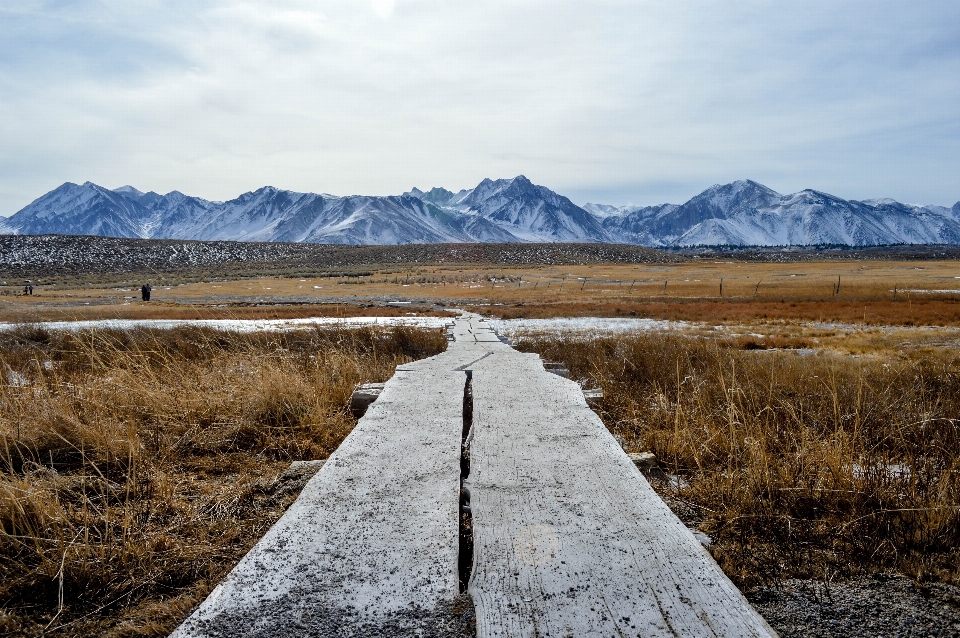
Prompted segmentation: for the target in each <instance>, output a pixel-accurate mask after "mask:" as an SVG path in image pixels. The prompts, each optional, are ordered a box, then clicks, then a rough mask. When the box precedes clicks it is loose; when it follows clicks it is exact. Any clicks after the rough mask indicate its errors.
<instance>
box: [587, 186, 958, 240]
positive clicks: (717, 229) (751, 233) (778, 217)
mask: <svg viewBox="0 0 960 638" xmlns="http://www.w3.org/2000/svg"><path fill="white" fill-rule="evenodd" d="M591 206H595V205H588V207H591ZM602 212H603V214H604V219H603V222H602V223H603V226H604V228H605V229H606V230H607V232H608V233H610V234H611V235H613V236H617V237H619V238H620V239H621V240H623V241H629V242H631V243H637V244H642V245H645V246H811V245H821V246H822V245H839V246H884V245H891V244H960V202H958V203H957V204H955V205H954V206H953V208H952V209H951V208H946V207H943V206H917V205H912V204H901V203H900V202H896V201H894V200H892V199H881V200H868V201H862V202H858V201H850V200H845V199H841V198H839V197H834V196H833V195H828V194H826V193H820V192H818V191H813V190H804V191H800V192H799V193H794V194H792V195H781V194H779V193H777V192H775V191H773V190H771V189H769V188H767V187H766V186H763V185H762V184H758V183H756V182H753V181H750V180H742V181H738V182H733V183H732V184H726V185H722V186H721V185H717V186H712V187H710V188H708V189H707V190H705V191H704V192H702V193H700V194H699V195H697V196H696V197H694V198H693V199H691V200H690V201H688V202H687V203H685V204H682V205H680V206H675V205H672V204H663V205H661V206H647V207H644V208H637V207H630V208H624V209H620V210H619V211H615V210H610V209H609V207H606V208H604V209H602Z"/></svg>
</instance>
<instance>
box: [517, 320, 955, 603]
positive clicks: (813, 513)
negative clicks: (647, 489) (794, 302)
mask: <svg viewBox="0 0 960 638" xmlns="http://www.w3.org/2000/svg"><path fill="white" fill-rule="evenodd" d="M751 344H753V342H751V341H745V340H741V339H729V340H712V341H710V340H704V339H702V338H698V337H695V336H689V335H683V334H672V335H664V334H658V335H646V336H634V337H618V338H615V339H614V338H602V337H600V338H596V339H587V340H577V341H570V340H565V339H562V338H530V339H521V340H520V341H519V342H518V344H517V345H518V347H519V348H520V349H521V350H526V351H536V352H539V353H541V355H542V356H543V357H544V358H546V359H549V360H552V361H561V362H564V363H565V364H566V365H567V367H568V368H569V369H570V372H571V375H572V377H573V378H577V379H581V380H584V381H585V383H586V384H588V385H593V386H595V387H601V388H602V389H603V392H604V399H603V401H602V404H601V406H600V408H599V410H598V412H599V413H600V415H601V417H602V418H603V420H604V422H605V424H606V425H607V427H608V428H609V429H610V430H611V431H612V432H613V433H614V434H615V435H617V436H620V437H621V438H622V439H623V440H624V442H625V446H626V447H627V449H628V450H630V451H636V452H640V451H652V452H654V453H655V455H656V457H657V459H658V460H659V462H660V464H661V465H662V468H663V469H664V470H665V471H666V472H668V473H670V474H672V475H674V476H677V477H679V479H674V480H673V481H672V482H671V481H667V482H657V481H654V482H653V484H654V485H655V487H657V489H658V490H659V491H660V492H661V493H662V494H664V495H665V497H666V498H667V500H668V502H672V503H673V504H675V505H676V504H678V503H679V505H680V507H679V510H680V511H681V512H683V511H686V512H687V516H688V518H693V519H695V520H696V521H697V522H698V523H699V527H700V529H701V530H703V531H704V532H706V533H707V534H709V535H710V537H711V538H712V539H713V545H712V546H711V553H712V554H713V555H714V557H715V558H716V559H717V561H718V562H719V563H720V566H721V567H722V568H723V569H724V571H725V572H726V573H727V574H728V575H729V576H730V577H731V578H733V580H734V581H735V582H736V583H737V584H738V585H740V586H743V587H750V586H753V585H757V584H760V583H763V584H774V583H776V582H777V581H779V580H780V579H783V578H792V577H813V578H820V579H825V580H832V579H834V578H837V577H846V576H853V575H857V574H862V573H873V572H876V571H894V572H899V573H903V574H907V575H909V576H911V577H913V578H915V579H917V580H918V581H924V580H943V581H946V582H957V581H958V577H960V351H958V350H956V349H954V350H937V351H932V352H916V353H913V354H912V355H910V356H906V357H903V356H899V357H888V356H882V357H870V358H863V357H851V356H848V355H844V354H840V353H837V352H833V351H824V352H820V353H819V354H816V353H805V352H797V351H795V350H790V349H787V350H783V349H778V350H761V349H756V347H755V346H754V347H751ZM675 509H677V508H675Z"/></svg>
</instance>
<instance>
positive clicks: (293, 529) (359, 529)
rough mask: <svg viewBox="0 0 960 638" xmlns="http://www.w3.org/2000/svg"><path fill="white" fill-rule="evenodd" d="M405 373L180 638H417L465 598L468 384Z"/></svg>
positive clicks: (422, 366) (433, 373) (440, 375)
mask: <svg viewBox="0 0 960 638" xmlns="http://www.w3.org/2000/svg"><path fill="white" fill-rule="evenodd" d="M468 350H469V349H468ZM472 358H475V356H474V355H473V353H471V352H469V351H465V352H463V353H462V357H461V356H460V355H458V353H457V352H447V353H444V354H441V355H438V356H437V357H433V358H431V359H425V360H423V361H418V362H414V363H411V364H406V365H403V366H400V367H399V368H398V370H397V373H396V374H395V375H394V377H393V378H392V379H391V380H390V381H388V382H387V384H386V386H385V387H384V389H383V392H382V393H381V395H380V397H379V398H378V399H377V401H375V402H374V403H372V404H371V406H370V408H369V409H368V411H367V413H366V416H364V418H363V419H361V420H360V422H359V423H358V425H357V427H356V428H355V429H354V431H353V432H352V433H351V434H350V435H349V436H348V437H347V438H346V440H345V441H344V442H343V444H342V445H341V446H340V447H339V448H338V449H337V451H336V452H335V453H334V454H333V455H331V457H330V459H329V460H328V461H327V462H326V463H325V464H324V466H323V468H322V469H321V470H320V471H319V472H318V473H317V474H316V476H315V477H314V478H313V479H311V481H310V482H309V483H308V484H307V486H306V487H305V488H304V490H303V492H302V493H301V495H300V497H299V498H298V499H297V500H296V501H295V502H294V504H293V505H292V506H291V507H290V509H289V510H288V511H287V512H286V514H284V516H283V517H282V518H281V519H280V520H279V521H278V522H277V524H276V525H275V526H274V527H273V528H271V529H270V531H269V532H267V534H266V536H264V538H263V539H262V540H261V541H260V542H259V543H257V545H256V546H255V547H254V548H253V549H252V550H251V551H250V553H248V554H247V556H245V557H244V558H243V560H241V561H240V563H239V564H238V565H237V566H236V568H234V570H233V571H232V572H231V573H230V574H229V575H228V576H227V578H226V579H225V580H224V581H223V582H222V583H221V584H220V585H218V586H217V587H216V589H214V591H213V593H211V594H210V596H209V597H208V598H207V600H206V601H205V602H204V603H203V604H202V605H201V606H200V607H199V608H198V609H197V610H196V611H195V612H194V613H193V615H191V616H190V617H189V618H188V619H187V620H186V621H185V622H184V623H183V625H181V627H180V628H179V629H177V631H175V632H174V633H173V634H172V635H173V636H174V637H176V638H187V637H200V636H203V637H214V636H289V635H298V636H366V635H371V634H375V633H377V632H381V631H388V632H389V631H393V632H394V633H398V634H400V635H416V634H418V633H420V632H422V631H429V628H430V627H433V626H435V625H436V624H437V623H443V622H445V618H446V617H447V614H448V611H449V607H450V605H451V603H452V601H453V599H454V598H455V597H456V596H457V593H458V574H457V555H458V545H459V543H458V528H459V521H458V504H459V477H460V465H459V459H460V440H461V432H462V414H463V389H464V382H465V374H464V373H463V372H462V371H458V370H455V369H454V368H456V367H457V366H458V365H461V364H463V363H468V362H469V361H470V360H472Z"/></svg>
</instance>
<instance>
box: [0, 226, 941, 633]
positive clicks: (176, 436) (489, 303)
mask: <svg viewBox="0 0 960 638" xmlns="http://www.w3.org/2000/svg"><path fill="white" fill-rule="evenodd" d="M124 241H128V240H124ZM378 250H379V249H378ZM404 250H407V251H414V250H415V249H414V248H409V247H406V248H405V249H404ZM431 250H435V249H434V248H431ZM463 250H464V251H465V252H464V254H466V255H467V256H468V257H469V259H476V258H477V255H480V254H481V253H479V252H478V253H476V254H474V253H471V252H469V251H470V250H471V249H469V247H465V248H464V249H463ZM484 250H488V249H487V248H484ZM511 250H514V252H513V253H509V254H510V255H513V257H510V258H509V259H507V258H502V259H500V258H498V259H495V260H493V259H491V260H490V261H488V262H486V263H482V262H473V261H465V260H464V261H459V262H456V261H455V263H449V262H443V263H436V262H429V263H428V261H427V260H420V261H416V262H412V261H407V262H402V261H401V262H400V263H389V264H383V263H380V261H377V262H376V263H367V264H360V263H355V264H351V265H350V267H349V269H344V270H341V271H338V272H333V271H332V270H331V269H330V268H329V264H325V265H323V266H322V267H320V266H317V265H316V264H314V265H310V264H307V263H298V264H294V265H289V264H288V270H287V271H284V272H281V271H279V270H271V268H272V267H271V268H267V267H264V268H263V270H262V271H258V266H257V265H256V264H251V263H244V262H229V263H223V264H213V265H209V266H204V267H203V268H204V269H205V270H202V271H201V270H198V269H197V268H198V267H197V266H195V265H189V266H183V267H182V268H181V267H179V266H178V267H175V268H167V269H164V270H159V269H154V270H150V269H147V270H133V271H129V272H120V271H119V270H117V269H114V270H113V271H109V272H102V273H99V274H98V273H93V272H90V271H84V270H83V269H75V272H66V271H63V270H61V271H57V272H53V271H43V270H42V269H41V268H40V266H37V265H36V264H34V267H36V268H37V270H36V271H33V272H26V271H23V270H17V271H16V272H14V271H12V270H10V269H7V270H6V271H4V274H3V276H4V277H6V278H7V279H6V284H7V285H6V286H5V287H0V322H2V323H5V324H14V325H8V326H7V327H6V328H4V329H3V330H0V372H2V375H3V378H2V380H0V402H2V404H3V410H2V411H0V436H2V443H0V489H2V492H0V498H2V502H0V576H2V579H0V580H2V582H3V587H2V589H0V630H2V631H4V632H7V633H10V634H12V635H23V636H27V635H38V633H41V631H45V632H46V633H47V634H50V635H115V636H130V635H165V633H166V632H168V631H169V630H170V629H172V628H173V627H174V626H176V624H177V623H178V622H179V620H180V619H182V618H183V617H184V616H185V615H186V614H187V613H188V612H189V610H190V608H191V607H192V606H193V605H194V604H196V602H198V601H199V600H200V599H202V597H203V596H204V595H205V594H206V592H208V591H209V589H210V588H211V587H212V586H213V584H215V583H216V581H217V580H218V579H219V578H221V577H222V575H223V574H225V573H226V571H228V570H229V569H230V567H231V566H232V565H233V564H234V563H235V562H236V560H237V559H238V558H239V557H240V556H242V554H243V553H244V552H245V551H246V550H247V549H248V548H249V547H250V546H251V545H252V544H253V543H254V542H255V541H256V540H257V539H258V538H259V536H260V535H261V534H262V533H263V531H264V530H265V529H266V528H267V527H269V525H271V524H272V523H273V522H274V521H275V520H276V519H277V518H278V517H279V516H280V515H281V514H282V512H283V510H284V508H285V507H286V506H287V505H288V504H289V503H290V502H291V501H292V499H293V498H294V497H295V496H296V490H297V487H296V486H291V485H290V484H288V483H289V482H284V480H282V476H283V471H284V469H285V468H286V467H287V466H288V465H289V463H290V462H291V461H293V460H304V459H316V458H325V457H326V455H328V454H329V453H330V452H331V451H332V450H333V449H335V448H336V446H337V445H338V444H339V442H340V441H341V440H342V439H343V437H344V436H346V434H347V433H349V431H350V429H351V428H352V427H353V424H354V422H355V421H354V420H353V417H352V415H351V414H350V412H349V410H348V408H347V403H348V400H349V395H350V392H351V390H352V388H353V387H354V385H355V384H356V383H360V382H366V381H382V380H385V379H386V378H388V377H389V376H390V375H391V374H392V372H393V368H394V367H395V365H396V364H397V363H399V362H401V361H407V360H410V359H412V358H419V357H423V356H429V355H431V354H434V353H436V352H439V351H441V350H442V349H443V348H444V347H445V343H446V342H445V339H444V337H443V333H442V331H440V330H426V329H410V328H405V327H400V326H389V325H385V326H381V327H377V328H364V329H346V328H345V327H311V328H309V329H302V330H289V331H278V332H277V331H275V332H271V333H252V334H236V333H231V332H223V331H217V330H212V329H209V328H199V327H190V326H184V327H180V328H177V329H175V330H159V329H156V328H153V327H150V324H149V323H146V324H144V325H143V326H142V327H139V328H136V329H133V330H124V331H117V330H103V329H100V330H92V331H91V330H83V331H74V332H70V331H51V330H48V329H46V328H44V327H43V325H42V323H40V322H43V321H49V320H56V321H77V320H97V319H117V318H123V319H146V320H152V319H208V318H223V319H240V320H242V319H263V318H277V319H284V318H297V317H313V316H327V317H350V316H381V317H397V318H402V317H410V316H414V315H415V316H424V315H432V316H445V315H449V314H450V313H452V312H454V311H455V310H456V309H458V308H462V309H470V310H474V311H477V312H480V313H482V314H485V315H487V316H489V317H491V318H495V319H497V320H499V321H500V323H499V324H498V325H500V326H501V328H502V331H504V332H508V333H509V334H510V336H511V337H512V338H513V339H514V342H515V345H516V346H517V347H518V348H520V349H522V350H527V351H535V352H538V353H540V354H541V355H542V356H543V357H544V358H545V359H549V360H551V361H559V362H563V363H565V364H566V366H567V368H568V369H569V370H570V372H571V375H572V377H573V378H575V379H576V380H578V381H580V382H581V383H583V384H584V385H585V386H590V387H599V388H602V389H603V391H604V399H603V400H602V402H601V403H600V405H599V407H598V408H597V410H598V413H599V414H600V416H601V418H602V419H603V421H604V423H605V424H606V426H607V427H608V428H609V429H610V431H611V432H612V433H613V434H614V435H616V436H617V437H619V439H620V440H621V441H622V443H623V445H624V447H625V449H626V450H627V451H630V452H640V451H650V452H653V453H654V454H655V455H656V458H657V459H658V463H659V465H660V470H661V472H660V473H659V474H657V475H656V476H652V477H651V481H652V484H653V485H654V486H655V488H656V489H657V490H658V491H659V493H660V494H661V495H662V496H663V498H664V500H665V501H666V502H667V503H668V504H669V505H670V506H671V507H672V508H673V509H674V511H675V512H676V513H677V514H678V515H679V516H680V517H681V519H682V520H684V522H685V523H687V524H688V526H690V527H691V528H694V529H696V530H697V532H698V533H699V534H702V535H703V538H705V539H706V541H705V542H708V543H709V549H710V551H711V553H712V554H713V555H714V557H715V558H716V559H717V561H718V562H719V563H720V565H721V566H722V567H723V568H724V570H725V571H726V573H727V574H728V575H729V576H730V577H731V578H732V579H733V580H734V581H735V582H736V583H737V584H738V585H739V586H741V587H742V588H743V589H744V590H746V591H750V592H754V593H755V595H754V598H753V600H754V602H755V604H757V606H758V608H760V609H762V610H763V611H764V614H765V615H766V616H767V617H768V618H769V619H771V622H774V624H775V626H776V627H777V628H778V629H779V630H780V631H781V632H782V634H783V635H851V632H852V631H854V630H855V629H856V626H855V625H856V623H857V622H859V621H858V620H857V618H858V617H857V616H855V615H853V614H854V611H851V610H853V609H854V608H856V609H859V610H860V611H857V612H856V613H859V614H861V615H863V614H866V615H869V614H870V613H871V612H870V611H869V610H870V609H873V611H876V610H877V606H878V605H881V604H883V605H885V606H886V607H887V608H890V609H892V607H891V606H890V605H889V604H887V603H881V602H878V601H881V600H884V599H883V596H885V595H886V596H895V597H897V599H898V600H901V601H902V600H905V599H906V598H905V597H906V596H907V594H905V593H904V592H907V591H908V590H909V592H914V593H916V595H917V597H918V598H917V600H918V601H919V600H929V599H930V598H929V596H927V598H924V597H923V596H924V594H923V592H924V591H927V592H928V593H929V592H935V594H936V599H937V601H938V602H937V605H936V609H935V610H933V611H930V610H927V611H926V612H925V611H923V604H921V603H920V602H917V603H916V604H914V603H910V605H907V606H906V607H904V609H902V610H900V611H899V612H897V613H898V614H900V615H899V616H897V617H896V619H894V620H890V621H889V622H887V623H886V624H884V623H880V624H878V625H877V627H878V629H877V631H880V630H881V629H882V630H883V631H884V632H886V633H885V635H913V634H912V633H910V632H914V631H915V630H916V631H919V628H920V627H923V628H924V631H925V632H926V634H925V635H928V634H933V633H936V632H939V633H940V634H941V635H951V632H956V631H958V630H960V595H958V593H957V592H958V590H957V589H956V587H955V585H957V582H958V578H960V576H958V574H960V552H958V550H957V548H958V547H960V478H958V477H960V464H958V463H960V461H958V460H957V459H958V458H960V402H958V401H960V399H958V397H960V262H958V261H956V260H955V258H953V257H952V256H950V255H946V256H944V255H942V254H935V253H930V252H927V253H924V252H923V251H918V252H916V253H909V254H906V253H904V252H899V253H898V252H897V251H892V252H891V253H871V254H867V255H851V254H850V253H844V254H841V255H840V256H839V257H838V256H837V255H836V254H832V253H831V254H828V255H825V257H826V258H824V259H812V258H808V257H810V255H809V254H804V255H805V256H804V258H802V259H791V260H789V261H774V260H772V259H767V260H764V259H759V258H758V256H757V255H755V254H752V253H741V254H736V253H732V252H731V253H723V254H717V253H701V254H672V255H668V256H667V257H666V258H664V260H663V261H660V262H657V261H645V259H646V258H648V257H651V258H652V257H656V256H657V254H658V253H656V251H650V252H649V253H643V259H640V260H638V261H636V262H630V261H620V259H621V258H623V259H627V257H628V256H624V255H621V254H620V253H617V252H616V251H615V250H613V249H611V252H610V253H609V254H608V255H607V258H604V256H603V253H602V250H601V249H596V248H595V249H593V250H594V252H593V253H588V252H584V251H583V250H581V249H579V248H578V249H576V250H573V249H571V252H570V255H573V256H574V258H571V259H569V260H568V261H567V262H564V263H557V261H556V260H557V259H559V257H558V255H559V256H563V251H562V250H558V249H554V248H552V247H551V248H549V249H542V250H543V251H545V252H541V253H540V254H541V255H548V256H549V258H547V257H545V258H543V259H542V260H541V261H530V262H528V263H523V264H520V263H512V262H511V260H512V259H514V257H515V256H516V255H518V254H519V255H522V256H523V257H524V258H528V259H529V258H531V255H533V254H534V253H531V252H523V251H521V250H520V249H511ZM524 250H526V249H524ZM603 250H605V249H603ZM347 252H349V251H347ZM388 254H390V253H388V252H379V253H377V255H379V257H378V258H377V259H378V260H383V259H385V257H384V255H388ZM438 254H441V253H436V252H435V253H431V255H433V256H434V257H436V256H437V255H438ZM442 254H443V255H446V256H447V257H449V255H450V253H449V252H448V253H442ZM482 254H483V255H487V257H489V254H487V253H482ZM587 254H590V255H592V257H591V260H592V261H590V260H588V261H589V263H575V262H577V261H578V260H581V261H582V260H583V258H584V255H587ZM776 254H781V253H776ZM891 254H892V257H891ZM610 255H614V257H610ZM394 256H395V255H394ZM568 256H569V255H568ZM501 257H502V255H501ZM853 257H857V258H853ZM945 257H946V258H945ZM27 262H29V260H27V261H25V262H24V263H27ZM30 263H33V262H30ZM264 263H265V262H264ZM294 266H295V268H294ZM108 270H109V269H108ZM294 270H296V272H294ZM14 275H15V276H16V277H17V279H16V280H14V279H13V276H14ZM26 279H30V280H31V281H32V282H33V285H34V294H33V295H32V296H30V295H23V294H22V288H23V283H22V282H23V281H25V280H26ZM721 280H722V290H721ZM146 281H150V282H152V283H153V300H152V301H150V302H149V303H146V302H141V301H140V300H139V286H140V285H141V284H142V283H144V282H146ZM539 320H548V321H546V322H543V321H541V322H540V323H537V321H539ZM551 321H552V322H553V323H550V322H551ZM563 322H566V323H563ZM571 322H574V323H571ZM615 322H619V323H615ZM630 322H633V323H630ZM385 323H387V322H385ZM571 326H575V327H576V329H572V328H571ZM890 574H898V575H899V576H896V577H894V576H890ZM864 579H866V580H864ZM798 583H801V584H798ZM804 583H805V584H804ZM858 583H861V584H862V583H867V585H861V584H858ZM824 584H826V587H827V589H826V590H824V589H823V587H824ZM843 587H847V588H848V589H849V588H854V589H852V590H850V591H853V593H850V592H849V591H847V590H842V588H843ZM805 588H807V589H805ZM831 588H832V589H831ZM838 588H840V589H838ZM858 588H859V589H858ZM911 588H912V589H911ZM924 588H926V589H924ZM841 590H842V591H847V593H846V594H844V596H847V598H845V599H844V600H856V601H859V602H857V603H856V604H853V603H850V604H847V603H844V604H845V605H846V607H843V606H842V605H840V606H839V607H843V609H847V610H848V611H849V613H848V614H847V616H844V615H843V614H844V613H847V612H843V611H842V610H841V611H837V609H838V608H839V607H838V603H836V602H835V601H833V600H832V599H831V600H827V597H829V592H831V591H834V592H839V591H841ZM824 591H826V592H827V594H823V592H824ZM870 591H875V592H877V593H876V596H874V597H873V598H871V597H870V595H867V594H868V593H869V592H870ZM765 592H766V593H765ZM809 592H814V593H812V594H809ZM864 592H867V594H865V593H864ZM808 594H809V595H808ZM752 595H753V594H752ZM871 595H872V594H871ZM805 596H806V598H804V597H805ZM838 596H839V594H838ZM808 598H809V599H811V600H813V599H816V600H820V601H821V603H822V604H821V603H816V601H814V603H811V602H810V601H809V600H807V599H808ZM871 600H872V601H874V603H870V601H871ZM777 601H779V602H777ZM791 601H792V602H791ZM797 601H806V602H802V604H801V603H800V602H797ZM888 602H889V601H888ZM814 604H821V607H820V608H819V609H820V611H819V612H817V613H818V614H819V615H817V614H811V613H809V610H810V608H811V605H814ZM870 604H874V608H871V607H870ZM924 604H925V603H924ZM791 605H792V607H791ZM831 605H832V606H831ZM858 605H859V606H858ZM828 607H829V610H828ZM791 609H793V611H790V610H791ZM864 609H866V610H867V611H863V610H864ZM898 609H899V608H898ZM825 610H828V611H829V613H828V611H825ZM901 612H902V613H901ZM891 613H892V612H891ZM831 614H832V615H831ZM911 614H912V615H911ZM924 614H926V615H924ZM931 614H932V615H931ZM801 616H803V617H804V618H805V617H807V616H811V618H812V620H809V622H808V621H804V620H802V618H801ZM814 616H815V617H814ZM934 616H936V619H935V620H931V619H932V618H934ZM891 618H892V616H891ZM910 618H912V619H913V620H910V621H909V622H908V620H907V619H910ZM798 619H800V620H798ZM831 619H833V620H836V621H837V622H836V623H835V624H834V625H830V624H829V622H827V621H829V620H831ZM864 622H866V621H864ZM805 623H806V624H805ZM811 623H816V627H817V631H816V632H814V631H813V630H812V629H811V627H813V625H812V624H811ZM845 623H846V624H845ZM851 623H853V625H851ZM891 623H893V624H891ZM897 623H900V624H897ZM894 625H896V626H895V627H894ZM891 627H893V628H891ZM854 633H855V632H854ZM867 633H869V632H867Z"/></svg>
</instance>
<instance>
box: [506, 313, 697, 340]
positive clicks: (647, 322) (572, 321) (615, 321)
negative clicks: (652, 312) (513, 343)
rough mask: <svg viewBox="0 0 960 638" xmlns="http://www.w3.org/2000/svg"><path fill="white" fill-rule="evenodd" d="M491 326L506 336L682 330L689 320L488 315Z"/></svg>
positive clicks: (688, 325)
mask: <svg viewBox="0 0 960 638" xmlns="http://www.w3.org/2000/svg"><path fill="white" fill-rule="evenodd" d="M487 323H488V324H489V325H490V327H491V328H493V329H494V330H496V331H497V333H498V334H502V335H504V336H507V337H511V336H514V335H518V334H521V333H539V334H545V333H546V334H558V335H559V334H590V333H605V334H630V333H636V332H660V331H667V330H683V329H686V328H689V327H691V326H693V325H699V324H693V323H689V322H686V321H667V320H664V319H636V318H622V319H619V318H614V317H610V318H608V317H561V318H556V319H488V320H487Z"/></svg>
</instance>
